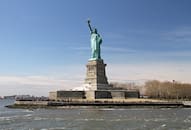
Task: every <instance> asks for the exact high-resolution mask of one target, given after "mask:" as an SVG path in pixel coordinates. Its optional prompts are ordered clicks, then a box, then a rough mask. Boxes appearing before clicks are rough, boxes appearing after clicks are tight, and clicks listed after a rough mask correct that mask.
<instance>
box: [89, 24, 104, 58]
mask: <svg viewBox="0 0 191 130" xmlns="http://www.w3.org/2000/svg"><path fill="white" fill-rule="evenodd" d="M88 26H89V29H90V32H91V40H90V41H91V59H90V60H97V59H101V47H100V45H101V43H102V38H101V36H100V35H99V34H98V32H97V29H96V28H93V29H92V27H91V25H90V20H88Z"/></svg>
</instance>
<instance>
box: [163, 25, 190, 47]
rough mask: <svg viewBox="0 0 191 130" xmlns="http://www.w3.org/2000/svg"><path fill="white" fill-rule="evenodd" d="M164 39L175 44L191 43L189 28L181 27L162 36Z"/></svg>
mask: <svg viewBox="0 0 191 130" xmlns="http://www.w3.org/2000/svg"><path fill="white" fill-rule="evenodd" d="M163 36H164V37H165V39H167V40H170V41H175V42H181V43H184V42H191V27H181V28H177V29H175V30H172V31H169V32H166V33H164V34H163Z"/></svg>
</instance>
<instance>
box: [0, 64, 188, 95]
mask: <svg viewBox="0 0 191 130" xmlns="http://www.w3.org/2000/svg"><path fill="white" fill-rule="evenodd" d="M107 64H108V65H107V67H106V75H107V78H108V81H109V82H135V83H138V84H143V83H144V82H145V81H147V80H152V79H157V80H161V81H165V80H168V81H172V80H176V81H179V82H186V83H191V79H190V77H191V69H190V66H191V63H190V62H187V63H186V62H184V63H176V62H175V63H169V62H163V63H160V62H157V63H135V64H130V63H128V64H110V63H107ZM83 67H84V69H83V71H82V69H81V68H83ZM62 68H63V67H62ZM57 69H58V68H57ZM53 71H54V74H52V76H48V75H44V76H39V75H36V76H35V75H31V76H3V75H1V76H0V90H1V91H0V96H3V95H13V94H31V95H38V96H41V95H45V96H47V95H48V92H50V91H56V90H70V89H73V88H76V87H78V88H79V87H81V86H82V85H83V83H84V78H85V72H86V70H85V65H84V66H82V65H75V66H73V67H69V68H68V69H67V72H68V73H67V74H63V70H60V71H59V69H58V70H56V71H55V70H53ZM69 72H70V73H69ZM50 75H51V74H50Z"/></svg>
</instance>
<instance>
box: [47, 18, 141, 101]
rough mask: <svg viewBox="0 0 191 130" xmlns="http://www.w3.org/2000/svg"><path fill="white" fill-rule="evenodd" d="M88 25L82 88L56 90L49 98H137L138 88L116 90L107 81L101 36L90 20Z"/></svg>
mask: <svg viewBox="0 0 191 130" xmlns="http://www.w3.org/2000/svg"><path fill="white" fill-rule="evenodd" d="M87 22H88V27H89V29H90V34H91V58H90V59H89V60H88V63H87V65H86V67H87V71H86V78H85V82H84V85H83V87H84V90H81V91H79V90H73V91H56V92H50V93H49V99H50V100H66V99H67V100H71V99H116V98H117V99H126V98H130V97H131V98H139V91H138V90H116V89H113V88H112V87H111V85H109V83H108V79H107V76H106V70H105V67H106V64H105V63H104V60H103V59H102V58H101V44H102V38H101V36H100V34H99V33H98V31H97V29H96V28H92V27H91V25H90V20H88V21H87Z"/></svg>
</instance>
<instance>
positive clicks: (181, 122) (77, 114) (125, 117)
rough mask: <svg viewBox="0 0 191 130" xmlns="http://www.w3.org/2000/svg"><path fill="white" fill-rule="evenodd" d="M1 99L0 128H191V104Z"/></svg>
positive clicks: (56, 129)
mask: <svg viewBox="0 0 191 130" xmlns="http://www.w3.org/2000/svg"><path fill="white" fill-rule="evenodd" d="M13 102H14V100H0V130H191V109H190V108H115V109H114V108H100V107H88V108H87V107H80V108H79V107H78V108H77V107H76V108H61V109H10V108H6V107H4V106H6V105H9V104H13Z"/></svg>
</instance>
